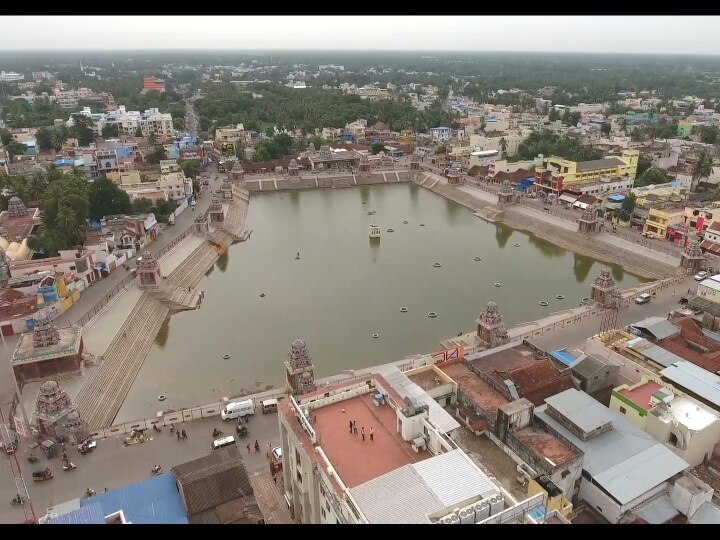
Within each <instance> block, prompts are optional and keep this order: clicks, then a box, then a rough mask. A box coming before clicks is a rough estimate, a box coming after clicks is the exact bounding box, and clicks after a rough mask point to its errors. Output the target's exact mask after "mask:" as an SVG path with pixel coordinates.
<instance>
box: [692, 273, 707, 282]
mask: <svg viewBox="0 0 720 540" xmlns="http://www.w3.org/2000/svg"><path fill="white" fill-rule="evenodd" d="M706 277H708V273H707V272H705V271H704V270H703V271H702V272H698V273H697V274H695V281H702V280H703V279H705V278H706Z"/></svg>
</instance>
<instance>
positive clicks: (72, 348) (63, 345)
mask: <svg viewBox="0 0 720 540" xmlns="http://www.w3.org/2000/svg"><path fill="white" fill-rule="evenodd" d="M82 352H83V340H82V329H81V328H80V327H79V326H69V327H67V328H59V329H58V328H56V327H55V326H54V325H53V324H52V323H51V322H50V321H49V320H48V319H47V318H41V319H37V320H35V321H34V327H33V329H32V331H31V332H26V333H24V334H21V335H20V337H19V338H18V342H17V345H16V346H15V351H14V352H13V355H12V359H11V360H10V365H11V366H12V369H13V373H14V374H15V379H16V380H17V382H18V385H20V386H21V387H22V386H23V385H24V384H25V383H26V382H30V381H37V380H41V379H45V378H47V377H55V376H57V375H66V374H79V373H81V371H82V367H81V366H82Z"/></svg>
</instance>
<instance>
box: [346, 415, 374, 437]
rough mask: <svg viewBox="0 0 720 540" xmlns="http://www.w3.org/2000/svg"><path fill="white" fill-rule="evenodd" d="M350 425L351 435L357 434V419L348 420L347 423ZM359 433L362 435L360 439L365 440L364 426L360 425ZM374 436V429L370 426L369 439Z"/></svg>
mask: <svg viewBox="0 0 720 540" xmlns="http://www.w3.org/2000/svg"><path fill="white" fill-rule="evenodd" d="M349 424H350V425H349V427H350V434H351V435H357V434H358V428H357V421H356V420H350V423H349ZM360 435H361V436H362V440H363V441H364V440H365V426H360ZM374 438H375V430H374V429H373V428H372V427H371V428H370V440H371V441H372V440H374Z"/></svg>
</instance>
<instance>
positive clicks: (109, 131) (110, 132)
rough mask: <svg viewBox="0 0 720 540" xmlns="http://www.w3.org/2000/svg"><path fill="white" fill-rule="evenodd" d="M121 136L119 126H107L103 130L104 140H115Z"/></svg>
mask: <svg viewBox="0 0 720 540" xmlns="http://www.w3.org/2000/svg"><path fill="white" fill-rule="evenodd" d="M119 135H120V130H119V129H118V125H117V124H105V125H104V126H103V128H102V136H103V139H115V138H117V137H118V136H119Z"/></svg>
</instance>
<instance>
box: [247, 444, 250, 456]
mask: <svg viewBox="0 0 720 540" xmlns="http://www.w3.org/2000/svg"><path fill="white" fill-rule="evenodd" d="M247 449H248V454H249V453H250V443H248V445H247Z"/></svg>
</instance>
